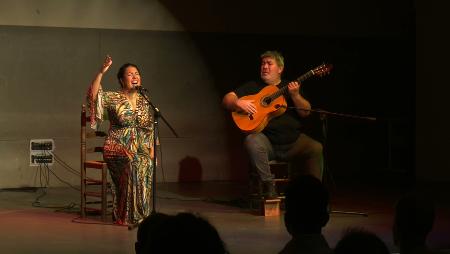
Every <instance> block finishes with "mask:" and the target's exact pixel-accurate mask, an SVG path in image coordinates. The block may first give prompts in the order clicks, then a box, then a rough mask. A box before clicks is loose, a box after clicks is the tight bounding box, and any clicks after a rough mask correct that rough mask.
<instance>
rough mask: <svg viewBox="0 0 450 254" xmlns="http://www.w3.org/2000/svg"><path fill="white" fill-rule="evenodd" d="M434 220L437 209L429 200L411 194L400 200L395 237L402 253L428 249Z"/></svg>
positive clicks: (396, 210)
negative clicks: (428, 238) (428, 237)
mask: <svg viewBox="0 0 450 254" xmlns="http://www.w3.org/2000/svg"><path fill="white" fill-rule="evenodd" d="M434 218H435V208H434V204H433V202H432V201H431V200H430V199H429V198H426V197H424V196H423V195H420V194H416V193H411V194H408V195H405V196H403V197H402V198H400V199H399V200H398V202H397V205H396V207H395V216H394V224H393V237H394V243H395V244H396V245H397V246H398V247H399V248H400V253H409V252H410V251H414V250H418V249H426V239H427V236H428V234H429V233H430V232H431V229H432V228H433V223H434Z"/></svg>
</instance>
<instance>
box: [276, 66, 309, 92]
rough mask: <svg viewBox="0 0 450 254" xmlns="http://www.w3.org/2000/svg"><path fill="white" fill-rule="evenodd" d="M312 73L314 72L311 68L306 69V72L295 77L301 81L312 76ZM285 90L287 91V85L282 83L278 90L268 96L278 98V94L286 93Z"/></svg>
mask: <svg viewBox="0 0 450 254" xmlns="http://www.w3.org/2000/svg"><path fill="white" fill-rule="evenodd" d="M313 75H314V72H313V71H312V70H311V71H308V72H307V73H305V74H303V75H301V76H300V77H298V78H297V79H296V81H298V82H303V81H305V80H307V79H308V78H310V77H311V76H313ZM287 92H288V86H287V85H284V86H283V87H281V88H280V89H279V90H278V91H276V92H275V93H273V94H272V95H270V97H271V98H272V99H276V98H278V97H279V96H281V95H282V94H287Z"/></svg>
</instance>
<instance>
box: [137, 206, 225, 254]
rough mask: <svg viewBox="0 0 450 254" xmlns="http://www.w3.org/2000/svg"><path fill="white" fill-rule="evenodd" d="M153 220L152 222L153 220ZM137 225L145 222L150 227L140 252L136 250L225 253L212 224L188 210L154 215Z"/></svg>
mask: <svg viewBox="0 0 450 254" xmlns="http://www.w3.org/2000/svg"><path fill="white" fill-rule="evenodd" d="M153 222H156V223H155V224H153ZM152 224H153V225H152ZM141 226H142V227H144V226H146V227H147V228H150V230H147V232H149V233H148V234H147V235H148V237H149V238H147V242H146V243H145V244H144V247H143V248H141V250H142V252H139V253H138V254H141V253H220V254H223V253H228V252H227V250H226V247H225V244H224V243H223V241H222V239H221V238H220V236H219V233H218V232H217V230H216V229H215V227H214V226H212V225H211V224H210V223H209V222H208V221H207V220H205V219H203V218H202V217H200V216H198V215H194V214H192V213H179V214H177V215H175V216H167V217H164V218H158V219H155V220H151V221H150V222H148V224H146V225H141ZM141 226H140V227H141ZM144 232H145V231H144ZM138 234H139V231H138ZM138 242H139V239H138Z"/></svg>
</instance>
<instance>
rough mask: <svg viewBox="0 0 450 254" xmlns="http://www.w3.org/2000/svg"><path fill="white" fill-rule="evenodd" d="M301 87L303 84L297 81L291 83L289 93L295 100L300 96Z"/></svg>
mask: <svg viewBox="0 0 450 254" xmlns="http://www.w3.org/2000/svg"><path fill="white" fill-rule="evenodd" d="M300 86H301V83H299V82H297V81H292V82H289V84H288V91H289V95H290V96H291V98H294V97H295V96H298V95H300Z"/></svg>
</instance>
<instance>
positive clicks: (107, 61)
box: [100, 55, 112, 74]
mask: <svg viewBox="0 0 450 254" xmlns="http://www.w3.org/2000/svg"><path fill="white" fill-rule="evenodd" d="M111 64H112V58H111V56H109V55H106V57H105V61H104V62H103V64H102V67H101V68H100V73H102V74H103V73H105V72H106V71H107V70H108V69H109V67H110V66H111Z"/></svg>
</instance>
